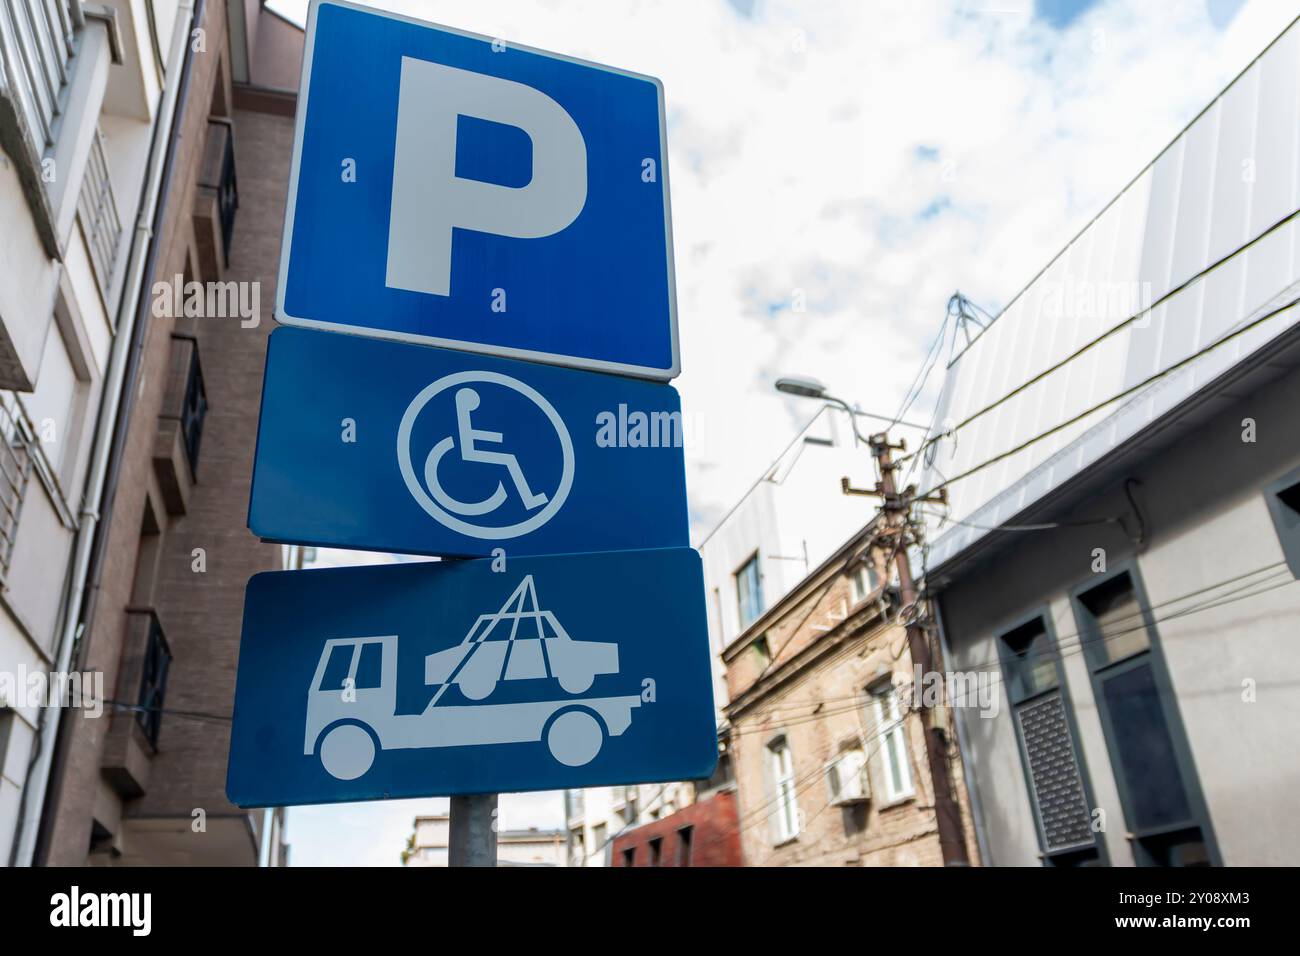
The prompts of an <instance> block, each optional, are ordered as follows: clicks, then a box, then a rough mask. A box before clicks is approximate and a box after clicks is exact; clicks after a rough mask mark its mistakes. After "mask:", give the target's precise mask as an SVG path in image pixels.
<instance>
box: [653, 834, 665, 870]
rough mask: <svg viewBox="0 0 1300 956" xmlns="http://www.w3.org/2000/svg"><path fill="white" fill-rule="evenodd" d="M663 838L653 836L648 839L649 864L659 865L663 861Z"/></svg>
mask: <svg viewBox="0 0 1300 956" xmlns="http://www.w3.org/2000/svg"><path fill="white" fill-rule="evenodd" d="M663 850H664V838H663V837H653V838H652V839H651V840H650V865H651V866H659V865H660V864H661V863H662V862H663Z"/></svg>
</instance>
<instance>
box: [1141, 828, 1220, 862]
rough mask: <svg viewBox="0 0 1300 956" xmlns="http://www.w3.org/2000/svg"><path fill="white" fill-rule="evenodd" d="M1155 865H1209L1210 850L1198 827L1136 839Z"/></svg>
mask: <svg viewBox="0 0 1300 956" xmlns="http://www.w3.org/2000/svg"><path fill="white" fill-rule="evenodd" d="M1138 842H1139V843H1140V844H1141V847H1142V849H1143V850H1144V851H1145V852H1146V853H1147V855H1148V856H1149V857H1150V858H1151V862H1152V863H1154V864H1155V865H1156V866H1209V865H1210V852H1209V849H1208V848H1207V847H1206V846H1205V838H1204V837H1203V836H1202V834H1201V831H1200V829H1199V828H1198V827H1192V828H1190V829H1187V830H1179V831H1178V832H1177V833H1164V834H1161V835H1160V836H1155V837H1147V838H1146V839H1144V840H1140V841H1138Z"/></svg>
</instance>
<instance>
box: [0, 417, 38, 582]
mask: <svg viewBox="0 0 1300 956" xmlns="http://www.w3.org/2000/svg"><path fill="white" fill-rule="evenodd" d="M34 441H35V439H34V436H33V435H32V433H31V429H30V427H29V426H28V425H27V421H26V418H25V417H24V415H23V413H22V409H20V408H19V407H18V400H17V398H16V397H15V396H14V395H13V393H11V392H0V580H3V579H4V578H5V577H6V576H7V575H8V574H9V562H10V561H11V560H12V559H13V554H14V539H15V538H16V537H17V536H18V518H19V517H20V515H21V514H22V508H23V499H24V498H25V497H26V495H27V483H28V481H29V479H30V478H31V476H32V446H33V444H34Z"/></svg>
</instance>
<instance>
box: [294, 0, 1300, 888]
mask: <svg viewBox="0 0 1300 956" xmlns="http://www.w3.org/2000/svg"><path fill="white" fill-rule="evenodd" d="M271 5H272V6H273V7H275V8H276V9H278V10H280V11H282V12H284V13H285V14H286V15H288V16H289V17H290V18H291V19H297V20H299V21H300V22H302V21H303V20H305V11H306V6H307V3H306V0H274V2H273V3H272V4H271ZM370 5H372V6H380V7H384V8H387V9H392V10H396V11H399V12H402V13H406V14H410V15H413V16H417V17H421V18H424V19H427V20H431V21H434V22H439V23H445V24H447V25H451V26H455V27H458V28H460V29H465V30H470V31H473V32H477V33H482V34H485V35H488V36H492V37H499V38H502V39H504V40H506V41H507V42H510V41H514V42H519V43H523V44H527V45H529V46H533V47H538V48H541V49H546V50H554V51H557V52H561V53H564V54H567V55H570V56H576V57H581V58H584V59H590V60H595V61H598V62H603V63H608V64H611V65H614V66H618V67H622V68H625V69H629V70H635V71H638V72H642V73H648V74H652V75H654V76H657V77H659V78H660V79H661V80H662V81H663V83H664V87H665V96H666V100H667V115H668V143H669V153H668V156H669V169H670V174H671V189H672V195H671V200H672V215H673V233H674V249H675V259H676V274H677V295H678V311H679V331H680V341H681V354H682V370H683V371H682V374H681V376H680V377H679V378H678V379H677V381H676V382H675V384H676V386H677V388H678V390H679V391H680V392H681V395H682V405H683V408H684V410H685V412H686V422H687V426H688V431H687V441H686V460H687V488H688V494H689V498H690V506H691V519H692V537H693V540H695V541H698V540H699V539H700V538H702V537H703V536H704V535H705V534H707V533H708V532H709V531H710V530H711V529H712V527H713V526H714V524H715V523H716V522H717V521H718V519H719V518H721V516H722V515H723V514H725V513H726V512H727V510H728V509H729V508H730V507H731V506H732V505H733V504H734V503H735V501H736V500H737V499H738V498H739V497H740V496H741V495H742V494H744V492H745V491H746V489H748V487H749V486H750V485H751V484H752V483H753V481H754V479H755V478H756V477H757V476H758V475H759V474H760V473H761V472H763V471H764V470H765V468H766V467H767V465H768V464H769V463H770V462H771V461H772V460H773V459H774V458H775V457H776V456H777V454H778V453H779V452H780V451H781V449H782V448H784V447H785V445H786V444H787V443H788V442H789V441H790V439H791V438H792V437H793V436H794V434H795V433H796V432H797V430H798V429H799V428H800V426H801V425H802V424H803V423H804V422H805V421H807V420H808V419H809V418H810V417H811V416H812V414H813V413H814V412H815V411H816V408H815V407H813V406H812V403H810V402H808V401H807V400H801V399H796V398H791V397H787V396H782V395H778V394H777V393H776V392H775V391H774V390H773V383H774V381H775V379H776V378H777V377H779V376H781V375H795V374H802V375H810V376H815V377H817V378H819V379H821V380H822V381H824V382H825V383H826V384H827V385H828V386H829V387H830V390H831V391H832V392H834V393H836V394H838V395H840V396H842V397H843V398H845V399H847V400H849V401H850V402H856V403H858V404H859V405H860V406H861V407H862V408H863V409H865V410H868V411H872V412H877V413H881V414H889V415H892V414H894V413H896V412H897V411H898V409H899V405H900V403H901V401H902V399H903V397H904V395H905V393H906V392H907V389H908V386H909V385H910V383H911V382H912V380H913V378H914V376H915V375H916V373H917V370H918V368H919V367H920V366H921V363H922V360H923V358H924V356H925V354H926V351H927V349H928V347H929V345H930V343H931V341H932V340H933V338H934V336H935V334H936V333H937V332H938V330H939V328H940V324H941V323H942V321H943V320H944V316H945V306H946V303H947V301H948V299H949V297H950V296H951V295H952V293H953V292H954V291H955V290H958V289H960V290H961V291H962V292H963V293H965V294H966V295H967V296H968V297H969V298H970V299H972V300H973V301H974V302H976V303H978V304H979V305H980V306H982V307H983V308H984V309H985V310H987V311H988V312H990V313H992V314H995V315H996V313H997V311H998V310H999V309H1000V308H1001V306H1002V305H1003V304H1004V303H1006V302H1008V301H1010V300H1011V299H1012V298H1013V297H1014V296H1015V294H1016V293H1017V292H1018V291H1019V290H1020V289H1021V288H1023V287H1024V286H1025V285H1026V284H1027V283H1028V282H1029V280H1030V279H1031V278H1032V277H1033V276H1034V274H1035V273H1037V272H1038V270H1039V269H1041V268H1042V267H1043V266H1044V265H1045V264H1046V263H1047V262H1048V261H1049V260H1050V259H1051V258H1052V257H1053V256H1054V255H1055V254H1056V253H1057V252H1058V251H1059V250H1060V249H1061V248H1062V247H1063V246H1064V245H1065V244H1066V243H1067V242H1068V241H1069V240H1070V239H1071V238H1072V237H1073V236H1074V235H1075V233H1077V232H1078V231H1079V230H1080V229H1081V228H1083V226H1085V225H1086V224H1087V223H1088V221H1089V220H1090V219H1091V218H1092V217H1093V216H1095V215H1096V214H1097V213H1098V212H1099V211H1100V210H1101V208H1102V207H1103V206H1104V205H1105V204H1106V203H1107V202H1108V201H1109V200H1110V199H1112V198H1113V197H1114V196H1115V195H1116V194H1117V193H1118V192H1119V191H1120V190H1121V189H1122V188H1123V187H1124V186H1125V185H1126V184H1127V183H1128V182H1129V180H1131V179H1132V178H1133V177H1134V176H1135V175H1136V174H1137V173H1138V172H1139V171H1140V170H1141V169H1142V168H1143V167H1144V166H1145V165H1146V164H1148V163H1149V162H1150V161H1151V160H1152V159H1153V158H1154V157H1155V156H1156V154H1157V153H1159V151H1160V150H1161V149H1162V148H1163V147H1164V146H1165V145H1167V144H1168V143H1169V141H1170V140H1172V139H1173V138H1174V137H1175V136H1176V135H1177V133H1178V132H1179V131H1180V130H1181V129H1182V128H1183V127H1184V126H1185V125H1186V124H1187V123H1188V122H1189V121H1190V120H1191V119H1192V118H1193V117H1194V116H1195V115H1196V113H1198V112H1199V111H1200V110H1201V109H1202V108H1203V107H1204V106H1205V105H1206V104H1207V103H1208V102H1209V101H1210V100H1211V99H1213V97H1214V96H1215V95H1216V94H1217V93H1218V92H1219V91H1220V90H1221V89H1222V88H1223V87H1224V86H1226V85H1227V83H1228V82H1229V81H1230V80H1231V79H1232V77H1233V76H1235V75H1236V74H1237V73H1238V72H1240V71H1241V70H1242V69H1243V68H1244V67H1245V66H1246V65H1247V64H1248V63H1249V62H1250V61H1251V60H1252V59H1253V58H1254V57H1255V56H1257V55H1258V54H1259V52H1260V51H1261V50H1263V48H1264V47H1265V46H1266V45H1267V44H1268V42H1269V41H1270V40H1271V39H1273V37H1275V36H1276V35H1277V34H1279V33H1280V32H1282V30H1283V29H1284V28H1285V26H1286V25H1287V24H1288V23H1290V22H1291V20H1293V19H1294V18H1295V17H1296V16H1297V15H1300V0H1249V2H1242V0H1165V2H1161V3H1150V2H1137V0H1130V2H1129V3H1120V2H1113V0H1038V2H1031V0H971V2H951V3H950V2H939V0H919V2H908V3H903V2H884V0H840V2H833V0H819V2H816V3H810V2H806V0H805V2H797V0H518V2H515V0H500V2H489V0H376V2H372V3H371V4H370ZM941 371H942V369H940V371H939V372H937V373H935V374H932V375H930V376H929V378H928V379H927V380H926V386H925V389H924V390H923V393H922V395H921V398H920V399H919V400H918V402H917V403H916V408H915V410H914V411H912V412H911V413H910V414H909V418H913V419H917V418H919V420H921V421H926V420H928V415H929V407H930V405H931V403H932V402H933V400H934V398H935V396H936V395H937V392H938V388H939V385H940V384H941ZM330 560H334V561H338V562H339V563H348V561H347V559H346V557H342V558H340V557H337V556H334V557H331V558H330ZM428 803H429V802H428V801H416V802H414V804H428ZM414 804H412V805H407V804H402V803H390V804H380V805H375V806H371V807H367V808H365V810H364V811H363V810H359V809H352V808H347V809H346V810H344V809H340V808H334V809H330V810H317V809H311V810H295V811H292V812H291V817H290V830H289V838H290V840H291V841H294V848H293V851H292V852H293V854H294V856H295V858H296V859H297V861H298V862H308V861H309V859H304V858H310V862H327V861H329V862H347V863H361V862H366V863H370V862H373V863H380V862H395V861H396V856H397V853H398V852H399V851H400V848H401V846H402V845H403V844H404V842H405V837H406V835H407V834H408V833H409V832H410V824H411V817H412V816H413V815H414V813H415V812H416V810H415V806H414ZM559 821H560V817H559V801H558V798H557V797H556V796H555V795H545V796H531V797H518V796H517V797H507V798H504V799H503V808H502V825H503V826H527V825H558V823H559ZM320 838H324V839H325V840H326V843H325V845H318V844H319V839H320ZM381 844H382V845H381ZM318 854H319V858H317V856H318Z"/></svg>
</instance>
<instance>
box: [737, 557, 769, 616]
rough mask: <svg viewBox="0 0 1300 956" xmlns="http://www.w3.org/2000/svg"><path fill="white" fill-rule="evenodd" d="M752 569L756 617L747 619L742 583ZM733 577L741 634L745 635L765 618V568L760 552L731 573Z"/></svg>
mask: <svg viewBox="0 0 1300 956" xmlns="http://www.w3.org/2000/svg"><path fill="white" fill-rule="evenodd" d="M750 567H753V569H754V584H753V590H752V592H751V596H753V597H756V599H757V600H756V602H755V603H754V607H755V613H754V616H753V617H751V618H748V619H747V618H746V617H745V595H744V594H743V593H742V592H741V587H740V582H741V580H742V577H743V576H744V575H745V574H746V572H747V571H748V569H749V568H750ZM731 577H732V580H734V581H735V582H736V613H737V615H738V620H739V621H740V630H741V633H744V632H745V631H747V630H749V628H750V626H751V625H753V623H754V622H755V621H757V620H758V619H759V618H761V617H762V616H763V610H764V608H763V566H762V563H761V561H760V555H759V552H758V551H757V550H755V551H754V552H752V553H751V554H750V556H749V557H748V558H746V559H745V560H744V561H742V562H740V564H739V565H738V566H737V567H736V570H735V571H733V572H731Z"/></svg>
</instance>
